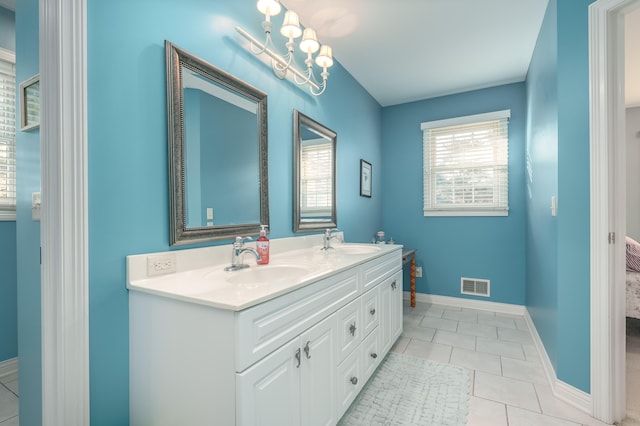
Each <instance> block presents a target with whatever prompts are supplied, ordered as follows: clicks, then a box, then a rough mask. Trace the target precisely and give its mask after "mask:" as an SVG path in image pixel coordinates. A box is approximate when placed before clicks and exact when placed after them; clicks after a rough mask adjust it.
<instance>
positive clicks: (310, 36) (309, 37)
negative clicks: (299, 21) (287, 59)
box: [300, 28, 320, 54]
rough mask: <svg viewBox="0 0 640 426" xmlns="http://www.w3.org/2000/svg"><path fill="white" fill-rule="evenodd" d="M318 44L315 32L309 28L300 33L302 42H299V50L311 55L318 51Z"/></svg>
mask: <svg viewBox="0 0 640 426" xmlns="http://www.w3.org/2000/svg"><path fill="white" fill-rule="evenodd" d="M319 48H320V43H318V37H317V36H316V31H315V30H313V29H311V28H305V29H304V33H302V41H301V42H300V50H302V51H303V52H304V53H307V54H311V53H315V52H317V51H318V49H319Z"/></svg>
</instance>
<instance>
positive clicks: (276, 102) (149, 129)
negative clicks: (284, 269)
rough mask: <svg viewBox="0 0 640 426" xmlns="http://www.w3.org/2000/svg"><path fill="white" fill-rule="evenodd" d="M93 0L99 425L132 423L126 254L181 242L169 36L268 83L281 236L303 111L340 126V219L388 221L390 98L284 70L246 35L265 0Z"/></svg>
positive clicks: (286, 227)
mask: <svg viewBox="0 0 640 426" xmlns="http://www.w3.org/2000/svg"><path fill="white" fill-rule="evenodd" d="M87 6H88V9H87V19H88V22H87V29H88V40H87V42H88V46H87V51H88V84H89V87H88V101H89V106H88V108H89V111H88V117H89V166H88V170H89V235H90V241H89V254H90V265H89V274H90V276H89V304H90V306H89V312H90V319H89V324H90V374H91V389H90V392H91V424H92V426H99V425H122V424H127V422H128V413H129V401H128V400H129V392H128V387H129V382H128V380H129V377H128V369H129V360H128V358H129V347H128V338H129V337H128V299H127V291H126V289H125V256H127V255H130V254H137V253H148V252H155V251H163V250H168V249H170V247H169V246H168V241H169V216H168V208H167V206H168V183H167V182H168V175H167V135H166V133H167V130H166V129H167V122H166V102H165V96H166V91H165V62H164V61H165V56H164V40H165V39H167V40H170V41H171V42H173V43H175V44H176V45H177V46H179V47H181V48H183V49H185V50H187V51H189V52H192V53H194V54H195V55H198V56H200V57H202V58H203V59H205V60H208V61H210V62H211V63H212V64H214V65H216V66H218V67H219V68H222V69H223V70H225V71H227V72H230V73H231V74H233V75H235V76H237V77H238V78H240V79H242V80H244V81H246V82H248V83H249V84H252V85H254V86H256V87H258V88H260V89H261V90H263V91H265V92H267V93H268V95H269V100H268V108H269V123H268V124H269V197H270V213H271V227H270V231H271V237H272V238H278V237H286V236H292V235H293V232H292V211H293V209H292V191H293V189H292V188H293V182H292V176H293V171H292V169H293V163H292V153H293V142H292V139H293V131H292V127H293V109H298V110H300V111H302V112H303V113H305V114H307V115H309V116H311V117H312V118H314V119H316V120H318V121H320V122H321V123H323V124H325V125H326V126H328V127H329V128H331V129H332V130H334V131H336V132H337V133H338V145H337V156H338V163H337V174H338V182H337V188H338V193H337V205H338V225H339V227H340V228H341V229H343V230H344V231H345V234H346V237H347V239H348V240H351V241H366V240H369V239H370V238H371V235H372V234H373V233H374V232H375V231H376V230H377V229H378V228H380V227H381V225H382V214H381V210H382V204H381V203H382V198H381V196H380V191H379V189H378V192H376V188H380V185H381V178H382V173H376V176H374V182H373V185H374V196H373V197H372V198H370V199H369V198H362V197H359V161H360V158H365V159H367V160H368V161H370V162H371V163H372V164H373V165H374V170H380V168H379V166H380V164H381V131H380V116H381V107H380V106H379V104H378V103H377V102H375V101H374V100H373V99H372V98H371V97H370V96H369V95H368V93H367V92H365V91H364V90H363V89H362V88H361V87H360V86H359V85H358V84H357V83H356V82H355V80H354V79H353V78H352V77H351V76H350V75H349V74H348V73H347V72H346V71H345V70H344V69H343V68H342V67H341V66H340V65H339V64H338V65H336V66H334V67H333V68H331V70H330V71H331V77H330V79H329V85H330V86H329V88H328V89H327V92H326V93H325V94H324V95H323V96H322V97H319V98H315V97H312V96H311V95H309V94H308V92H306V91H304V90H303V89H300V88H298V87H296V86H294V85H293V84H291V83H289V82H288V81H281V80H279V79H277V78H276V77H275V76H274V75H273V73H272V71H271V68H270V66H269V65H265V64H263V63H262V62H261V61H260V60H259V59H257V58H256V57H254V56H253V55H252V54H251V53H248V52H247V50H246V49H245V48H244V47H242V46H239V45H238V41H237V40H238V37H237V36H236V34H235V30H234V27H235V25H241V26H243V27H245V28H247V29H249V30H250V31H251V32H252V33H254V34H260V33H261V29H260V28H261V27H260V23H261V21H262V19H263V18H262V17H261V16H260V14H259V13H258V12H257V10H256V9H255V2H254V1H249V0H246V1H234V2H230V1H224V0H206V1H205V0H187V1H181V2H156V1H152V0H140V1H136V2H130V1H125V0H116V1H111V2H88V5H87ZM278 18H279V19H282V15H280V16H279V17H278ZM114 23H117V25H114ZM275 25H276V27H278V26H279V20H278V19H277V18H276V19H275ZM275 38H278V37H277V36H276V37H275ZM376 167H378V169H376ZM229 242H230V241H224V242H222V243H224V244H228V243H229Z"/></svg>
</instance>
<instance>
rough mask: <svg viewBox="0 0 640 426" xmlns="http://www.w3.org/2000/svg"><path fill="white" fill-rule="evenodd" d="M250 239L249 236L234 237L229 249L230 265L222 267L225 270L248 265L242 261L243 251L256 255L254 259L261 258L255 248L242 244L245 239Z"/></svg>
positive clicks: (236, 269) (235, 269)
mask: <svg viewBox="0 0 640 426" xmlns="http://www.w3.org/2000/svg"><path fill="white" fill-rule="evenodd" d="M251 240H252V238H251V237H236V240H235V242H234V243H233V248H232V251H231V265H230V266H227V267H226V268H224V270H225V271H238V270H240V269H245V268H248V267H249V265H247V264H246V263H242V255H243V254H244V253H245V252H249V253H251V254H253V255H254V256H255V257H256V260H260V259H262V258H261V257H260V255H259V254H258V252H257V251H256V249H254V248H251V247H245V246H244V243H245V241H251Z"/></svg>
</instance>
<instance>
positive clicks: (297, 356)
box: [295, 348, 300, 368]
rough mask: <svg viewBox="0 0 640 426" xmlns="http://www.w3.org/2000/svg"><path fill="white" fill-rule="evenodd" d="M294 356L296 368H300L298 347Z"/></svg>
mask: <svg viewBox="0 0 640 426" xmlns="http://www.w3.org/2000/svg"><path fill="white" fill-rule="evenodd" d="M295 358H296V361H298V364H296V368H300V348H298V350H297V351H296V355H295Z"/></svg>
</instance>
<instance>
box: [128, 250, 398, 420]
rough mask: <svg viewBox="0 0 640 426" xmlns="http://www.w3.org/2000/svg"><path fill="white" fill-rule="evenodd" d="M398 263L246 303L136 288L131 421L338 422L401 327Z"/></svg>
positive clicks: (359, 266) (383, 258)
mask: <svg viewBox="0 0 640 426" xmlns="http://www.w3.org/2000/svg"><path fill="white" fill-rule="evenodd" d="M401 262H402V259H401V250H400V249H399V247H398V249H397V250H395V249H393V250H388V252H386V253H383V254H382V255H380V256H372V258H371V259H370V260H367V261H364V262H362V261H360V262H356V263H354V264H353V266H350V267H346V268H341V269H340V270H339V271H337V272H335V273H330V274H326V275H324V276H322V277H321V278H320V279H318V280H316V281H314V282H312V283H310V284H308V285H305V286H302V287H299V288H296V289H295V290H292V291H290V292H288V293H284V294H281V295H279V296H276V297H273V298H272V299H270V300H267V301H264V302H262V303H259V304H256V305H254V306H251V307H249V308H246V309H242V310H231V309H222V308H218V307H213V306H206V305H204V304H198V303H195V302H193V301H190V300H180V299H178V298H170V297H164V296H162V295H159V294H154V293H149V292H144V291H135V289H133V287H130V290H131V291H130V295H129V312H130V423H131V425H132V426H137V425H154V426H161V425H175V424H189V425H223V426H226V425H229V426H232V425H251V426H252V425H278V426H280V425H282V426H284V425H304V426H314V425H335V424H336V423H337V422H338V420H339V419H340V418H341V416H342V415H343V414H344V412H345V411H346V410H347V408H348V407H349V405H350V404H351V403H352V402H353V400H354V399H355V397H356V396H357V395H358V393H359V392H360V391H361V390H362V387H363V386H364V384H365V383H366V381H367V380H368V379H369V377H370V376H371V375H372V374H373V373H374V371H375V369H376V368H377V366H378V365H379V363H380V361H382V359H383V358H384V356H385V355H386V354H387V352H388V351H389V349H390V348H391V345H392V344H393V342H394V341H395V340H396V338H397V337H398V336H399V335H400V333H401V331H402V271H401Z"/></svg>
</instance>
